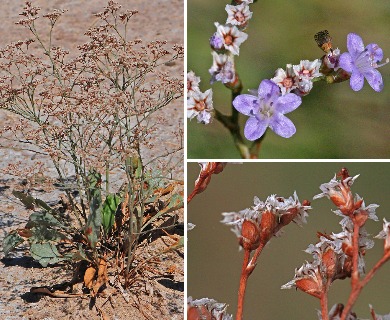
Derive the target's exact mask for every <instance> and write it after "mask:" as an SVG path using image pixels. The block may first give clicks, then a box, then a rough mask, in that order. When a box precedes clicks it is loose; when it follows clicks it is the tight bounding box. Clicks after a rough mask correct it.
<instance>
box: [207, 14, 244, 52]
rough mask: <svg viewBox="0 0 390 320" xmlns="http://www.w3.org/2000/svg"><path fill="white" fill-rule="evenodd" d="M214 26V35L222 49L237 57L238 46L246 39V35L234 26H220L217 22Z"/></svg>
mask: <svg viewBox="0 0 390 320" xmlns="http://www.w3.org/2000/svg"><path fill="white" fill-rule="evenodd" d="M215 26H216V27H217V32H216V34H215V35H216V36H217V37H218V38H219V39H221V40H222V42H223V47H224V48H225V49H226V50H229V51H230V52H231V53H233V54H234V55H239V52H240V45H241V43H243V42H244V41H245V40H246V39H247V38H248V35H247V34H246V33H244V32H242V31H240V30H238V28H237V27H236V26H232V25H221V24H219V23H218V22H215Z"/></svg>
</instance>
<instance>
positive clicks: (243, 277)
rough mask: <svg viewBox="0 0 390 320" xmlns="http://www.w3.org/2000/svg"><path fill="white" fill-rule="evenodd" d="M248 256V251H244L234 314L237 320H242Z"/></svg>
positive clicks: (247, 274)
mask: <svg viewBox="0 0 390 320" xmlns="http://www.w3.org/2000/svg"><path fill="white" fill-rule="evenodd" d="M250 254H251V252H250V250H245V252H244V261H243V263H242V271H241V278H240V287H239V289H238V305H237V313H236V319H237V320H241V319H242V313H243V311H244V298H245V290H246V284H247V281H248V278H249V275H250V273H248V272H247V266H248V262H249V258H250Z"/></svg>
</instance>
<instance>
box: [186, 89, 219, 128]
mask: <svg viewBox="0 0 390 320" xmlns="http://www.w3.org/2000/svg"><path fill="white" fill-rule="evenodd" d="M212 110H213V91H212V89H209V90H207V91H206V92H204V93H203V92H200V91H194V92H193V93H192V95H191V96H190V97H189V98H188V100H187V118H189V119H193V118H195V117H196V118H197V120H198V122H200V123H203V124H208V123H210V121H211V111H212Z"/></svg>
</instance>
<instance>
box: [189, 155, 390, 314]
mask: <svg viewBox="0 0 390 320" xmlns="http://www.w3.org/2000/svg"><path fill="white" fill-rule="evenodd" d="M343 166H345V167H347V168H348V169H349V172H350V174H351V175H356V174H359V173H360V177H359V178H358V179H357V180H356V181H355V183H354V185H353V189H352V190H353V192H354V193H358V194H359V195H360V196H362V197H363V198H364V200H365V203H366V205H368V204H371V203H376V204H379V205H380V207H379V208H378V209H377V211H376V212H377V216H378V217H379V222H373V221H372V220H369V221H368V222H367V223H366V229H367V231H368V232H369V233H370V234H372V235H377V234H378V233H379V231H380V230H382V221H383V218H384V217H386V218H387V220H388V221H389V220H390V197H389V194H390V185H389V180H390V163H344V162H342V163H263V162H262V163H245V164H228V165H227V166H226V168H225V170H224V171H223V172H222V173H220V174H218V175H213V177H212V179H211V182H210V184H209V186H208V188H207V189H206V191H204V192H203V193H201V194H199V195H197V196H196V197H195V198H194V199H193V201H192V202H191V203H190V204H189V206H188V221H189V222H192V223H194V224H195V225H196V227H195V229H194V230H192V231H189V232H188V247H187V252H188V260H187V262H188V263H187V280H188V296H192V297H193V298H194V299H199V298H202V297H208V298H213V299H216V300H218V301H219V302H226V303H228V304H229V305H230V306H229V309H228V310H229V312H230V313H231V314H234V316H235V310H236V306H237V290H238V284H239V277H240V272H241V263H242V257H243V252H242V251H240V252H239V251H238V243H237V239H236V236H235V235H234V234H233V232H231V231H230V228H229V227H228V226H226V225H223V224H221V223H220V220H222V215H221V213H222V212H229V211H239V210H242V209H244V208H247V207H249V206H251V205H252V204H253V197H254V196H255V195H256V196H258V197H259V198H260V199H261V200H265V199H266V197H267V196H268V195H271V194H278V195H280V196H283V197H289V196H290V195H292V194H293V192H294V190H296V191H297V194H298V197H299V199H300V201H301V202H302V201H303V200H304V199H307V200H309V201H311V204H312V207H313V209H312V210H310V211H309V218H308V224H307V225H304V227H303V228H301V227H299V226H297V225H295V224H293V223H292V224H290V225H288V226H287V227H285V228H284V234H283V235H282V237H280V238H273V239H272V240H271V242H270V243H269V244H268V245H267V247H266V248H265V249H264V251H263V253H262V255H261V256H260V258H259V261H258V265H257V267H256V269H255V270H254V272H253V273H252V275H251V277H250V278H249V281H248V287H247V295H246V303H245V306H244V319H250V320H252V319H256V320H257V319H259V320H261V319H276V320H279V319H291V320H295V319H297V320H298V319H299V320H305V319H308V320H309V319H310V320H313V319H318V318H317V313H316V309H319V308H320V305H319V301H318V300H317V299H315V298H314V297H312V296H309V295H308V294H305V293H303V292H302V291H299V290H298V291H296V290H294V289H290V290H281V289H280V287H281V286H282V285H283V284H285V283H287V282H288V281H290V280H291V279H292V278H293V276H294V270H295V268H299V267H300V266H301V265H302V264H303V263H304V262H305V261H306V260H308V261H312V258H311V255H309V254H307V253H305V252H303V250H305V249H306V248H307V247H308V245H309V244H310V243H315V242H316V241H317V237H316V232H317V231H320V232H326V233H331V232H335V233H337V232H340V231H341V227H340V225H339V224H338V222H339V221H340V219H341V218H340V217H338V216H336V215H335V214H333V213H332V212H331V210H335V206H334V205H333V204H332V203H331V202H330V201H329V200H328V199H326V198H321V199H318V200H315V201H312V198H313V196H314V195H316V194H318V193H320V192H321V191H320V189H319V186H320V184H321V183H325V182H329V180H330V179H331V178H333V176H334V174H335V173H337V172H338V171H339V170H340V169H341V167H343ZM198 174H199V165H198V164H197V163H188V193H190V192H191V191H192V189H193V184H194V181H195V179H196V178H197V176H198ZM382 252H383V241H382V240H375V246H374V248H373V249H371V250H368V251H367V254H366V257H365V261H366V270H370V268H371V267H372V266H373V264H374V263H375V262H376V261H377V260H378V259H379V258H380V257H381V255H382ZM349 291H350V279H346V280H339V281H336V282H334V283H333V285H332V287H331V289H330V293H329V307H331V306H332V305H333V304H335V303H339V302H341V303H345V302H346V301H347V298H348V295H349ZM389 298H390V263H387V265H385V266H384V267H383V268H382V269H381V270H379V272H378V273H377V275H376V276H375V277H374V278H373V280H372V281H371V282H370V283H369V284H368V286H367V287H366V288H365V289H364V290H363V292H362V294H361V295H360V297H359V299H358V301H357V303H356V305H355V307H354V309H353V310H354V311H355V312H357V315H358V317H359V318H361V319H371V317H370V314H369V307H368V304H369V303H371V304H372V305H373V307H374V309H375V310H376V312H377V313H378V314H386V313H390V304H389V301H390V300H389Z"/></svg>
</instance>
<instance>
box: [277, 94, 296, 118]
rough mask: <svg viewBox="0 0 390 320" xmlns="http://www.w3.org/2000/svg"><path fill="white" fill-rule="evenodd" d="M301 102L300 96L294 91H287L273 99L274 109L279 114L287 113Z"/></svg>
mask: <svg viewBox="0 0 390 320" xmlns="http://www.w3.org/2000/svg"><path fill="white" fill-rule="evenodd" d="M301 103H302V98H301V97H299V96H297V95H296V94H294V93H287V94H285V95H284V96H281V97H279V98H278V100H276V101H275V111H277V112H280V113H281V114H285V113H289V112H291V111H294V110H295V109H296V108H298V107H299V106H300V105H301Z"/></svg>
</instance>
